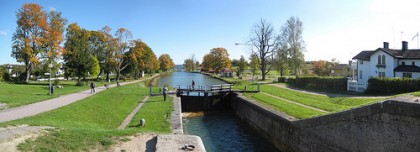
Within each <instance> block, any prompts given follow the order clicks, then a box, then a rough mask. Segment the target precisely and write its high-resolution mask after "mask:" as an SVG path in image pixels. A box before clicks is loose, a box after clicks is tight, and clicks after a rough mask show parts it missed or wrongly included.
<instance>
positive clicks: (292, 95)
mask: <svg viewBox="0 0 420 152" xmlns="http://www.w3.org/2000/svg"><path fill="white" fill-rule="evenodd" d="M261 91H263V92H267V93H269V94H272V95H274V96H278V97H281V98H284V99H287V100H291V101H294V102H299V103H302V104H304V105H308V106H312V107H316V108H319V109H322V110H326V111H330V112H336V111H342V110H345V109H350V108H352V107H356V106H361V105H366V104H369V103H373V102H377V101H380V100H383V99H384V98H349V97H327V96H320V95H313V94H307V93H301V92H298V91H293V90H289V89H284V88H279V87H274V86H270V85H261Z"/></svg>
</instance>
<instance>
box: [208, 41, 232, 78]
mask: <svg viewBox="0 0 420 152" xmlns="http://www.w3.org/2000/svg"><path fill="white" fill-rule="evenodd" d="M210 54H211V55H212V58H213V61H214V62H213V64H212V69H213V70H214V71H215V72H216V73H219V72H220V71H221V70H223V69H224V68H231V66H232V64H231V63H230V59H229V53H228V51H227V50H226V49H225V48H222V47H219V48H213V49H211V50H210Z"/></svg>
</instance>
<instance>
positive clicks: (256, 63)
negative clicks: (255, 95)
mask: <svg viewBox="0 0 420 152" xmlns="http://www.w3.org/2000/svg"><path fill="white" fill-rule="evenodd" d="M250 60H251V62H250V63H249V64H250V65H249V66H251V72H252V77H253V78H252V80H254V74H255V72H256V70H257V69H261V67H260V66H261V61H260V58H259V57H258V55H257V54H256V53H253V54H251V56H250Z"/></svg>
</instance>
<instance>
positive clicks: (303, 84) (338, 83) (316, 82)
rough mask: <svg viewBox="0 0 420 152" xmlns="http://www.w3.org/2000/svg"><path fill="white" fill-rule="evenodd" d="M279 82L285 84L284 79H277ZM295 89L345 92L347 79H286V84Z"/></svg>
mask: <svg viewBox="0 0 420 152" xmlns="http://www.w3.org/2000/svg"><path fill="white" fill-rule="evenodd" d="M279 81H280V82H286V79H285V78H279ZM286 83H288V84H291V85H293V86H296V87H300V88H307V89H317V90H319V89H325V90H332V91H346V90H347V78H336V77H297V78H288V80H287V82H286Z"/></svg>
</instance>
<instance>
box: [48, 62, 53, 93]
mask: <svg viewBox="0 0 420 152" xmlns="http://www.w3.org/2000/svg"><path fill="white" fill-rule="evenodd" d="M48 67H49V68H50V87H49V90H50V92H49V95H51V94H52V93H53V92H52V86H51V71H52V67H53V65H52V64H51V63H50V64H48Z"/></svg>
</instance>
